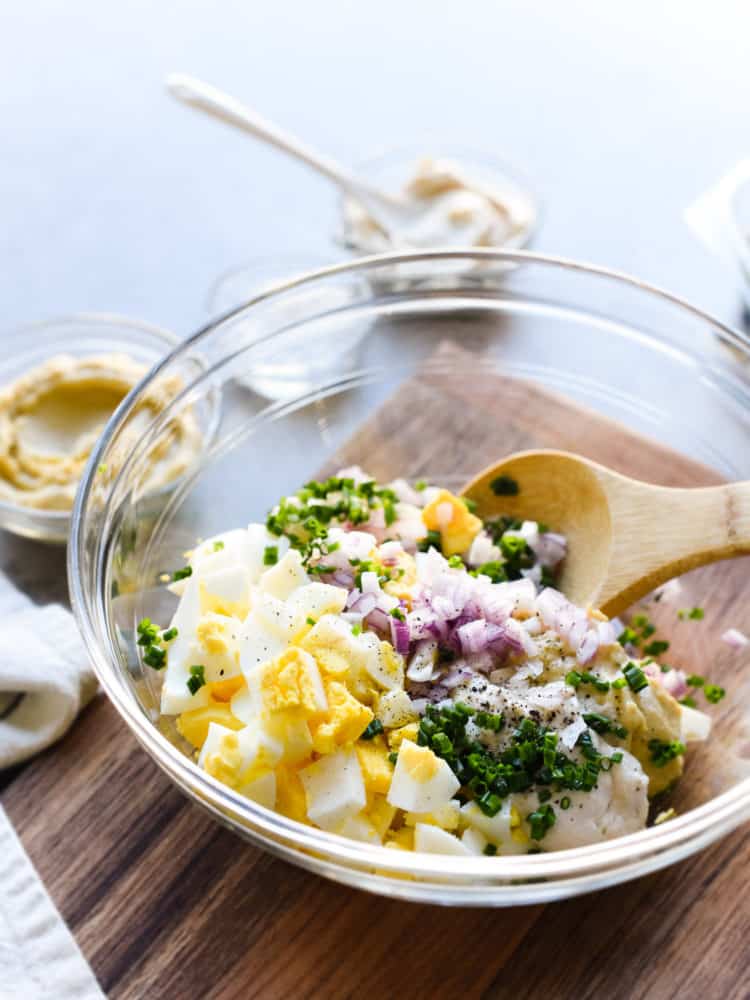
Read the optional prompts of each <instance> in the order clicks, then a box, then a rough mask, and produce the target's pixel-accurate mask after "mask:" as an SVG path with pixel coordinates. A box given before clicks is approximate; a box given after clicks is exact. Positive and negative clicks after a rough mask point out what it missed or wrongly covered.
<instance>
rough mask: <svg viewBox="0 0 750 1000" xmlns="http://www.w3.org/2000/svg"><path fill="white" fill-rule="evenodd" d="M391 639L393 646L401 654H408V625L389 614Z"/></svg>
mask: <svg viewBox="0 0 750 1000" xmlns="http://www.w3.org/2000/svg"><path fill="white" fill-rule="evenodd" d="M391 641H392V642H393V648H394V649H395V650H396V652H397V653H400V654H401V655H402V656H408V655H409V626H408V625H407V624H406V622H402V621H401V620H400V619H399V618H394V617H393V616H392V615H391Z"/></svg>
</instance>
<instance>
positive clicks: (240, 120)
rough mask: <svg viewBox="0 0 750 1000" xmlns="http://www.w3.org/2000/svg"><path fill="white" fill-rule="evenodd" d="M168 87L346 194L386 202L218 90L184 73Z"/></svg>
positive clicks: (168, 81) (185, 101) (170, 80)
mask: <svg viewBox="0 0 750 1000" xmlns="http://www.w3.org/2000/svg"><path fill="white" fill-rule="evenodd" d="M166 85H167V90H168V91H169V92H170V94H172V96H173V97H175V98H177V100H178V101H181V102H182V103H183V104H187V105H189V106H190V107H191V108H196V109H197V110H198V111H203V112H204V113H205V114H208V115H211V116H212V117H213V118H218V119H219V120H220V121H223V122H226V123H227V124H229V125H233V126H234V127H235V128H239V129H242V131H243V132H248V133H249V134H250V135H252V136H255V138H256V139H262V140H264V141H265V142H268V143H270V144H271V145H272V146H275V147H276V148H277V149H280V150H281V151H282V152H283V153H287V154H288V155H289V156H292V157H294V158H295V159H297V160H301V161H302V162H303V163H306V164H307V166H308V167H312V168H313V170H316V171H317V172H318V173H319V174H322V175H323V176H324V177H327V178H328V180H331V181H333V182H334V184H336V185H338V187H340V188H343V189H344V190H345V191H349V192H351V193H352V194H359V193H362V194H363V195H365V196H367V197H368V198H372V199H377V200H379V201H382V200H383V196H382V194H381V193H380V192H379V191H375V190H374V189H372V188H370V187H369V186H368V185H366V184H364V183H363V182H362V181H361V180H359V178H357V177H355V176H354V175H353V174H351V173H350V172H349V171H348V170H346V169H345V168H344V167H342V166H341V165H340V164H338V163H336V162H335V161H334V160H331V159H329V157H327V156H324V155H323V154H322V153H319V152H317V150H315V149H313V148H312V147H311V146H308V145H307V144H306V143H303V142H302V141H301V140H300V139H297V138H296V137H295V136H293V135H291V133H289V132H287V131H285V130H284V129H281V128H279V127H278V126H277V125H274V124H273V123H272V122H269V121H266V120H265V119H264V118H262V117H261V116H260V115H259V114H256V113H255V112H254V111H251V110H250V108H248V107H246V106H245V105H244V104H242V103H241V102H240V101H238V100H237V99H236V98H235V97H232V96H231V95H230V94H226V93H224V92H223V91H221V90H219V89H218V88H217V87H213V86H211V84H209V83H204V82H203V81H202V80H198V79H196V78H195V77H192V76H187V75H186V74H184V73H170V75H169V76H168V77H167V79H166Z"/></svg>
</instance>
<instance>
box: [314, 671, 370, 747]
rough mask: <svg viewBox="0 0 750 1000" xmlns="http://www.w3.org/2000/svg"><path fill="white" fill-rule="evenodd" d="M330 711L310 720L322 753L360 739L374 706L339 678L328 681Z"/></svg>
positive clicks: (315, 740)
mask: <svg viewBox="0 0 750 1000" xmlns="http://www.w3.org/2000/svg"><path fill="white" fill-rule="evenodd" d="M325 691H326V696H327V701H328V712H327V713H326V714H325V715H324V716H322V717H321V718H320V719H314V720H312V721H311V722H310V733H311V735H312V741H313V748H314V749H315V750H316V751H317V752H318V753H321V754H327V753H333V752H334V751H335V750H336V749H337V748H338V747H340V746H344V745H345V744H347V743H353V742H354V741H355V740H357V739H359V737H360V736H361V735H362V733H363V732H364V730H365V729H366V728H367V727H368V726H369V724H370V723H371V722H372V720H373V718H374V715H373V712H372V709H370V708H368V707H367V706H366V705H363V704H362V703H361V702H360V701H357V699H356V698H355V697H354V696H353V695H351V694H350V693H349V691H348V689H347V687H346V685H345V684H342V683H341V682H340V681H326V682H325Z"/></svg>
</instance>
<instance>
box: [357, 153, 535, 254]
mask: <svg viewBox="0 0 750 1000" xmlns="http://www.w3.org/2000/svg"><path fill="white" fill-rule="evenodd" d="M403 193H404V195H405V196H406V198H407V199H409V201H411V202H413V203H414V205H415V207H419V208H420V209H422V211H420V212H417V213H415V215H414V217H413V219H410V220H408V221H406V222H405V223H404V224H403V226H401V227H400V228H399V229H397V230H396V231H395V232H393V233H391V234H390V239H389V238H388V236H386V234H385V233H384V232H383V231H382V229H381V228H380V226H379V225H378V224H377V222H376V221H375V220H374V219H373V218H372V217H371V216H370V215H369V214H368V212H367V210H366V209H365V208H364V207H363V206H362V205H361V204H360V203H359V202H357V201H355V200H353V199H351V198H348V199H346V201H345V203H344V233H345V239H346V240H347V242H348V243H350V244H351V245H352V246H354V247H356V248H357V249H358V250H363V251H366V252H368V253H375V252H378V251H381V250H389V249H393V247H394V246H395V247H403V248H413V249H420V248H422V249H424V248H429V247H441V246H446V247H501V246H506V245H508V244H518V243H520V242H523V239H524V237H525V236H526V234H527V233H528V232H529V230H530V229H531V227H532V226H533V224H534V221H535V215H536V212H535V208H534V205H533V202H532V200H531V198H530V197H529V195H527V194H526V193H525V192H522V191H521V190H519V189H518V188H517V187H515V185H514V186H512V187H511V186H510V182H507V181H506V182H505V183H504V184H503V186H502V188H501V187H500V185H497V186H496V185H495V184H493V183H492V182H490V181H485V180H483V179H481V178H479V177H478V176H476V175H474V174H473V173H472V172H471V171H469V170H466V169H465V168H464V167H462V166H461V164H459V163H455V162H453V161H451V160H435V159H430V158H426V159H423V160H421V161H420V162H419V163H417V164H416V167H415V169H414V170H413V171H412V174H411V178H410V180H409V181H408V182H407V184H406V187H405V188H404V192H403Z"/></svg>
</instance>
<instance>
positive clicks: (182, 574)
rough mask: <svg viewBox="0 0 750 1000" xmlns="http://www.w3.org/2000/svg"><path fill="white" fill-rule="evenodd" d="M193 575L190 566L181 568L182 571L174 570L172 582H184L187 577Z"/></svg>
mask: <svg viewBox="0 0 750 1000" xmlns="http://www.w3.org/2000/svg"><path fill="white" fill-rule="evenodd" d="M192 575H193V567H192V566H183V568H182V569H176V570H175V571H174V573H173V574H172V582H173V583H177V581H178V580H186V579H187V578H188V577H189V576H192Z"/></svg>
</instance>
